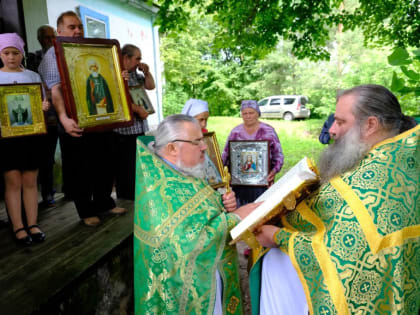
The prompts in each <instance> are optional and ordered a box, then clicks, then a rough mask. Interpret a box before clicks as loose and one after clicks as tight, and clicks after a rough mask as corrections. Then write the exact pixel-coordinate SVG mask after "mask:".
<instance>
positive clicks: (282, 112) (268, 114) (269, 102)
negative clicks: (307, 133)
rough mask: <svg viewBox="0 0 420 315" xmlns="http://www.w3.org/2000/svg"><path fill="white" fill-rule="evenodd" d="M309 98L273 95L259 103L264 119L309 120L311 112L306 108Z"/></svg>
mask: <svg viewBox="0 0 420 315" xmlns="http://www.w3.org/2000/svg"><path fill="white" fill-rule="evenodd" d="M306 103H308V98H307V97H306V96H303V95H273V96H269V97H266V98H264V99H262V100H261V101H259V102H258V105H259V107H260V111H261V117H262V118H283V119H284V120H293V119H296V118H309V116H310V115H311V111H310V110H309V109H307V108H306V107H305V105H306Z"/></svg>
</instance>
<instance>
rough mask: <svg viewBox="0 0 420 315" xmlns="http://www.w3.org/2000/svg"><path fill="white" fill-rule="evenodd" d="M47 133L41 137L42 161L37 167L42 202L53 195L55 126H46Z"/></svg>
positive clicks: (56, 137) (56, 134)
mask: <svg viewBox="0 0 420 315" xmlns="http://www.w3.org/2000/svg"><path fill="white" fill-rule="evenodd" d="M47 131H48V133H47V134H46V135H45V136H43V137H42V159H41V163H40V166H39V175H38V178H39V184H40V185H41V195H42V199H43V200H44V201H46V200H47V198H48V197H49V196H51V197H52V195H53V189H54V188H53V187H54V156H55V149H56V147H57V139H58V130H57V126H48V130H47Z"/></svg>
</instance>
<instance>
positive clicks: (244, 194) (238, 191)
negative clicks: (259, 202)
mask: <svg viewBox="0 0 420 315" xmlns="http://www.w3.org/2000/svg"><path fill="white" fill-rule="evenodd" d="M232 190H233V191H234V192H235V196H236V203H237V207H240V206H243V205H246V204H247V203H250V202H254V201H255V199H257V198H258V197H259V196H260V195H262V194H263V192H265V191H266V190H267V187H258V186H232Z"/></svg>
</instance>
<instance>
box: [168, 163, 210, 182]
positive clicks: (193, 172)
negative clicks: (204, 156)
mask: <svg viewBox="0 0 420 315" xmlns="http://www.w3.org/2000/svg"><path fill="white" fill-rule="evenodd" d="M175 165H176V166H177V167H178V169H179V170H180V171H181V173H183V174H184V175H187V176H193V177H195V178H198V179H204V178H205V177H206V169H205V162H203V163H199V164H197V165H196V166H193V167H188V166H185V165H184V164H183V163H182V161H181V159H179V160H178V161H176V163H175Z"/></svg>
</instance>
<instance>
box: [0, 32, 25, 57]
mask: <svg viewBox="0 0 420 315" xmlns="http://www.w3.org/2000/svg"><path fill="white" fill-rule="evenodd" d="M24 46H25V43H24V42H23V40H22V38H20V36H19V35H18V34H16V33H4V34H0V51H2V50H3V49H5V48H7V47H14V48H16V49H18V50H19V51H20V52H21V53H22V55H24V54H25V51H24V50H23V47H24Z"/></svg>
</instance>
